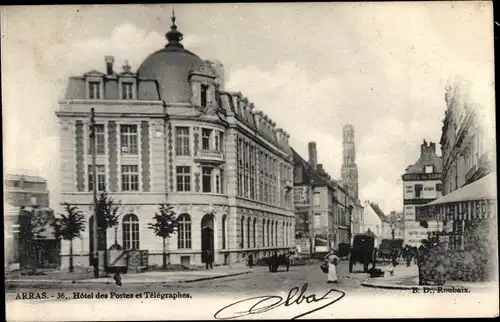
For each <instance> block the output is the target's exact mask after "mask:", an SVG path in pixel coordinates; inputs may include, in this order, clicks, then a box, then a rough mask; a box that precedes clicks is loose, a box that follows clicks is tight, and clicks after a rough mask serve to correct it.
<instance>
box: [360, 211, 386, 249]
mask: <svg viewBox="0 0 500 322" xmlns="http://www.w3.org/2000/svg"><path fill="white" fill-rule="evenodd" d="M361 230H362V231H363V233H366V232H367V231H368V230H370V231H371V232H372V233H373V234H375V247H377V248H378V247H379V246H380V242H381V241H382V233H383V223H382V218H380V216H379V215H378V214H377V212H376V211H375V210H374V209H373V207H372V206H371V205H370V203H369V202H368V201H365V203H364V208H363V223H362V225H361Z"/></svg>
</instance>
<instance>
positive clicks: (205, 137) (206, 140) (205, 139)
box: [201, 129, 212, 150]
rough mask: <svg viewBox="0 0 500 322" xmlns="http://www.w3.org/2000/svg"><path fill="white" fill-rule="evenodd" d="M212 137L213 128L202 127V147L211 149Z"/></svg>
mask: <svg viewBox="0 0 500 322" xmlns="http://www.w3.org/2000/svg"><path fill="white" fill-rule="evenodd" d="M211 138H212V130H211V129H201V148H202V149H203V150H210V139H211Z"/></svg>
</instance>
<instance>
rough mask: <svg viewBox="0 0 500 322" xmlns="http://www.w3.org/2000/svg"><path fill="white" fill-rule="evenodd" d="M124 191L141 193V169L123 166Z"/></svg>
mask: <svg viewBox="0 0 500 322" xmlns="http://www.w3.org/2000/svg"><path fill="white" fill-rule="evenodd" d="M122 191H139V167H138V166H136V165H122Z"/></svg>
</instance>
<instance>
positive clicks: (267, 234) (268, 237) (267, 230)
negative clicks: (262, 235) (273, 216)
mask: <svg viewBox="0 0 500 322" xmlns="http://www.w3.org/2000/svg"><path fill="white" fill-rule="evenodd" d="M270 226H271V222H270V221H269V219H268V220H267V225H266V242H267V245H266V246H267V247H269V246H271V243H270V242H271V239H270V236H269V233H270V231H269V227H270Z"/></svg>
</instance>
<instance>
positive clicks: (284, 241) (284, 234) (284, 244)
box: [281, 222, 287, 246]
mask: <svg viewBox="0 0 500 322" xmlns="http://www.w3.org/2000/svg"><path fill="white" fill-rule="evenodd" d="M281 240H282V245H283V246H286V244H287V242H286V222H283V236H282V237H281Z"/></svg>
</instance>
